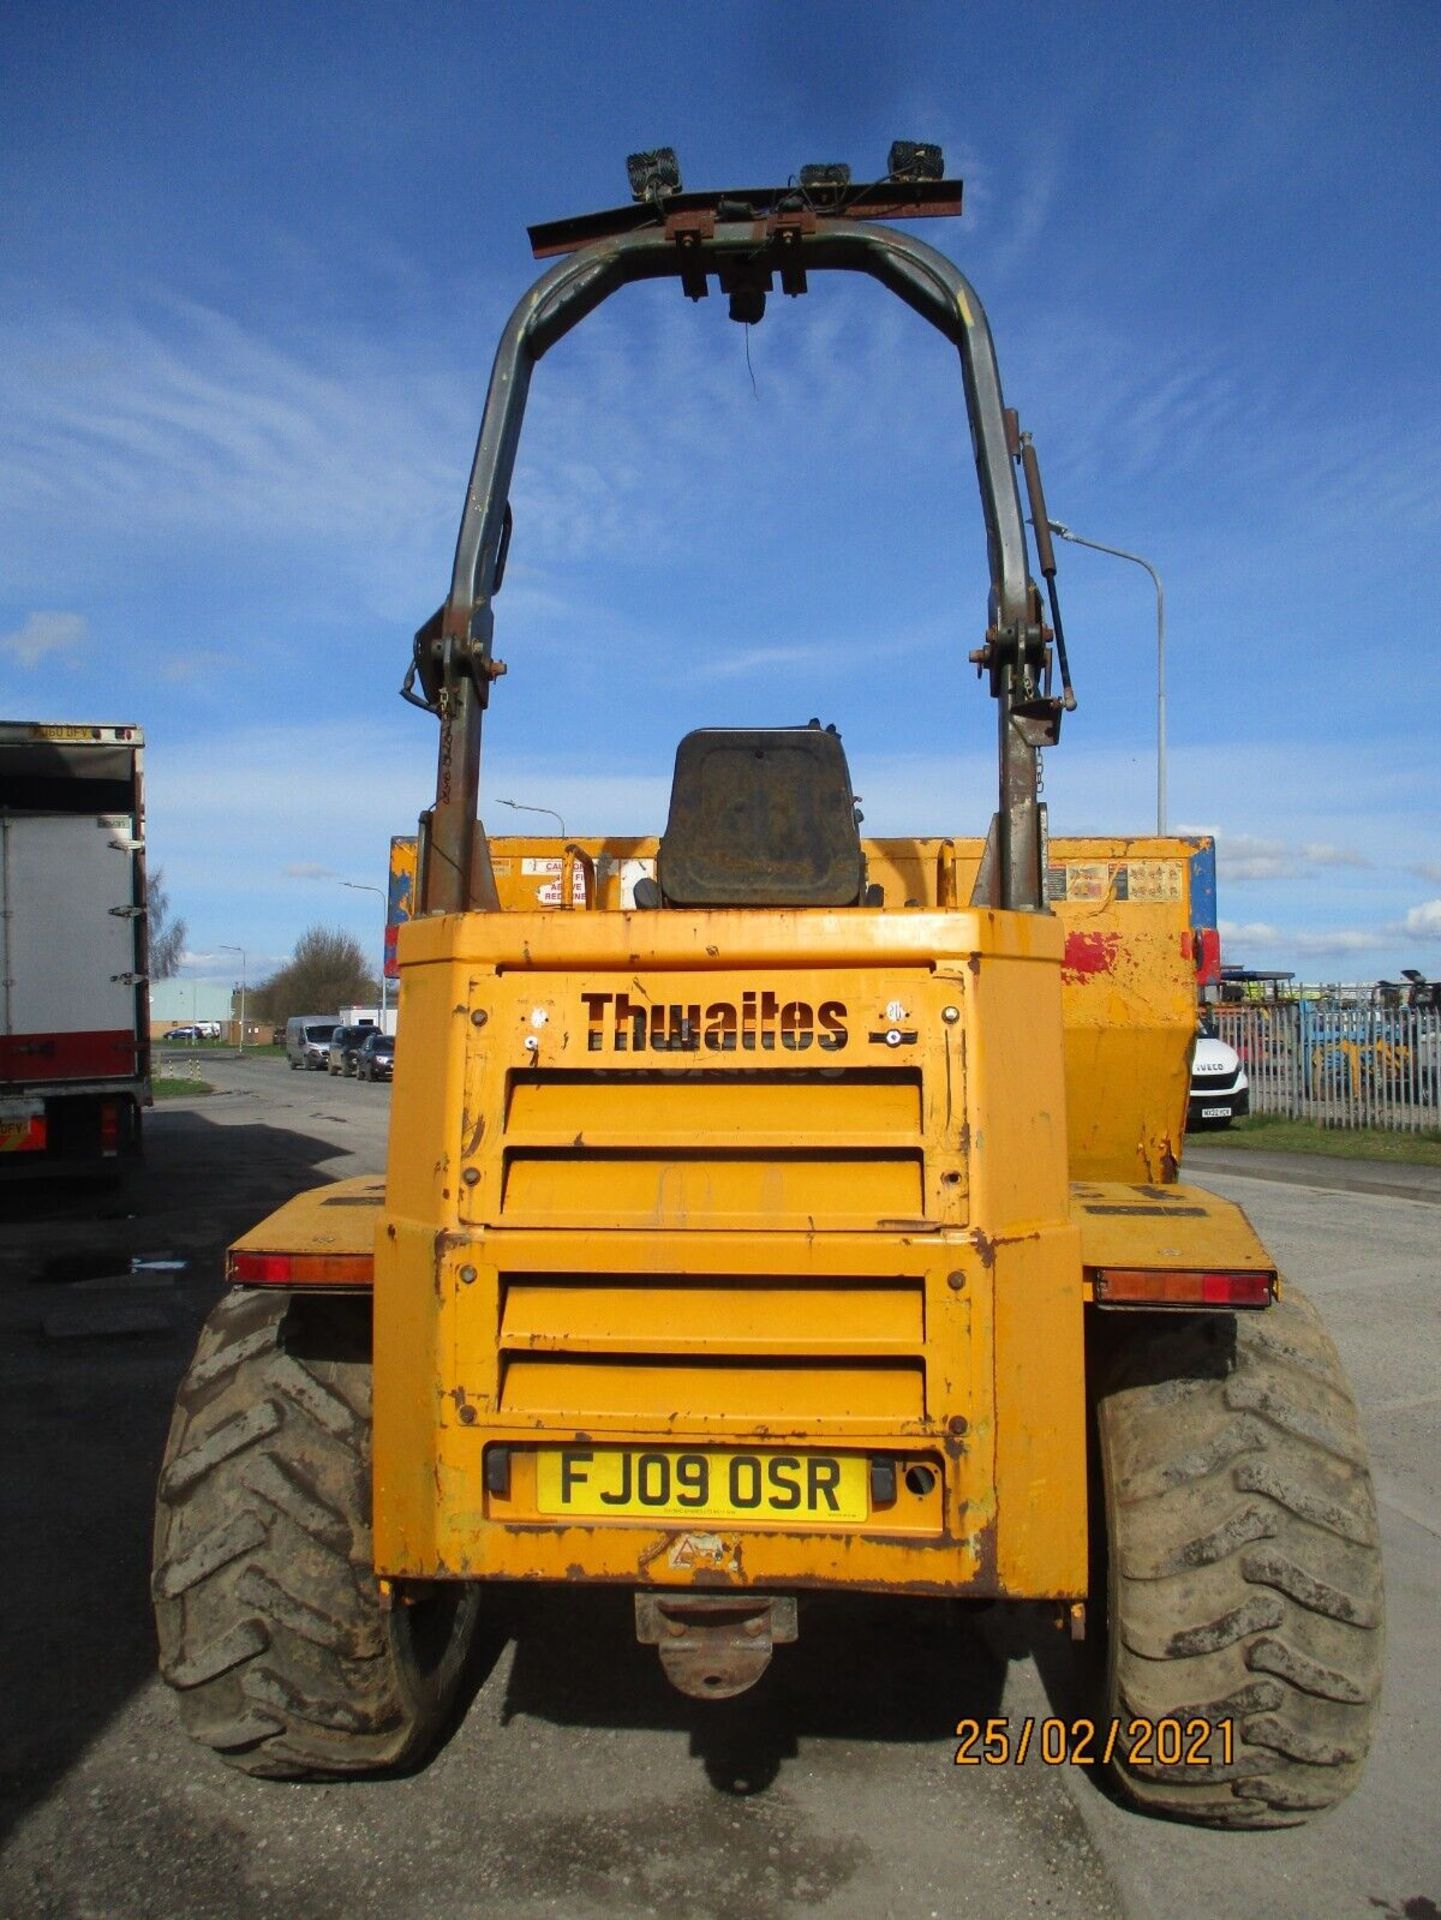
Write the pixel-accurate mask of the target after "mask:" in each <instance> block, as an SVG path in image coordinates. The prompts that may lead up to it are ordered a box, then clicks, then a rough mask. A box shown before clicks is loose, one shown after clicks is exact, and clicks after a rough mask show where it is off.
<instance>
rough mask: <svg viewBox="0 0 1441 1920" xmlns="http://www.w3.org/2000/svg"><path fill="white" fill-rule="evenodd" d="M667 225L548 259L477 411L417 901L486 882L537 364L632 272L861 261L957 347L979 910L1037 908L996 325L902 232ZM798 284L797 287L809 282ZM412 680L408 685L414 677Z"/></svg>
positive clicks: (1025, 622) (430, 671)
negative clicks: (486, 731) (502, 605)
mask: <svg viewBox="0 0 1441 1920" xmlns="http://www.w3.org/2000/svg"><path fill="white" fill-rule="evenodd" d="M679 240H680V236H678V235H676V234H675V233H674V232H672V231H671V230H670V229H669V228H667V227H662V226H659V225H657V226H655V227H652V228H646V229H643V230H641V231H639V232H633V233H627V234H622V235H611V236H608V237H606V238H603V239H599V240H595V241H591V242H589V243H588V244H586V245H585V246H583V247H580V248H579V249H578V250H577V251H576V252H574V253H572V254H570V255H568V256H567V257H565V258H564V259H561V260H559V261H557V263H556V264H555V265H554V266H553V267H551V268H550V269H549V270H548V271H547V272H545V273H543V274H542V275H541V277H540V278H539V279H538V280H537V281H536V282H535V283H534V284H533V285H532V286H531V288H530V289H529V291H528V292H527V293H526V294H525V295H524V296H523V297H522V298H521V300H520V301H519V302H518V303H517V305H516V307H515V309H514V311H513V312H512V314H511V316H510V319H509V321H508V322H507V324H506V327H505V330H504V332H503V333H502V335H501V338H500V343H499V346H498V347H497V349H496V355H495V362H494V365H493V367H492V370H491V376H490V386H489V390H488V392H487V394H486V402H485V412H484V415H483V417H482V420H481V426H480V433H479V437H478V439H477V441H476V448H475V458H474V460H473V462H472V465H471V473H470V484H469V487H468V490H467V493H466V502H465V511H464V513H463V515H462V517H461V523H460V531H459V535H458V538H457V540H456V548H455V563H454V567H453V570H452V576H451V585H450V594H449V597H448V598H447V600H446V602H445V604H444V605H443V606H442V607H441V608H440V609H439V610H438V612H437V613H436V614H435V615H433V616H432V618H431V619H430V620H429V621H427V622H426V624H425V625H424V626H423V627H422V628H421V629H420V631H419V632H418V633H417V634H416V637H415V671H416V672H418V674H419V677H420V681H421V684H422V687H423V688H424V690H425V693H426V700H425V701H424V702H423V703H422V704H425V705H427V706H429V707H430V708H431V709H432V710H433V711H435V712H436V713H437V715H438V717H439V720H440V743H439V758H438V767H437V779H436V798H435V805H434V808H433V809H432V810H431V811H430V813H429V814H428V815H425V816H422V823H421V824H422V836H421V845H422V861H421V872H420V875H419V888H418V910H419V911H421V912H430V913H435V912H463V911H465V910H466V909H467V908H468V907H471V906H473V905H475V904H477V895H478V894H479V893H480V892H481V891H482V882H481V881H480V880H479V878H478V876H479V875H480V874H481V873H482V872H483V871H484V869H485V866H486V862H485V860H484V849H483V847H480V846H478V845H477V838H476V805H477V799H478V795H479V781H480V735H481V720H482V715H483V712H484V709H485V707H486V705H487V704H488V701H489V693H490V685H491V682H492V680H493V679H494V678H495V677H496V676H497V675H498V674H500V673H503V672H504V671H505V668H504V666H503V665H502V663H501V662H499V661H496V660H494V659H493V657H492V643H493V637H494V612H493V601H494V597H495V594H496V592H497V591H498V587H499V580H498V573H499V571H500V570H501V569H502V568H503V562H504V552H505V546H506V542H507V539H508V526H507V503H508V499H509V494H510V487H511V480H512V477H513V474H514V469H515V460H516V453H517V450H518V448H519V444H520V433H521V426H522V422H523V420H524V415H525V403H526V399H527V396H528V393H529V388H530V379H531V375H532V373H533V371H534V368H535V365H536V362H537V361H538V360H540V358H541V357H542V355H544V354H545V353H547V352H548V351H549V350H550V348H551V347H553V346H554V345H555V344H556V342H557V341H558V340H561V339H562V338H564V336H565V335H566V334H567V333H569V332H570V330H571V329H572V328H573V327H575V326H577V325H578V324H579V322H580V321H581V320H583V319H584V318H585V317H586V315H587V314H589V313H591V312H593V311H594V310H595V308H596V307H598V306H599V305H600V304H601V303H602V301H604V300H606V299H608V298H609V297H610V295H611V294H612V293H614V292H616V291H617V290H618V289H619V288H620V287H622V286H625V285H628V284H630V283H631V282H633V281H640V280H655V279H664V278H684V279H685V280H686V281H687V291H690V290H691V288H692V287H694V285H695V284H696V281H697V278H698V276H699V274H700V273H702V272H704V271H710V272H717V273H719V272H720V271H721V270H722V268H726V269H728V270H729V271H730V272H731V273H732V274H734V273H736V272H738V271H739V272H740V273H750V274H754V273H756V272H757V271H759V272H760V273H761V274H762V275H763V276H764V275H766V274H767V273H768V271H769V270H771V269H774V270H778V271H779V270H781V268H782V267H783V266H787V267H789V268H790V270H791V271H792V273H793V272H794V266H795V265H796V264H798V265H799V266H800V267H801V268H802V269H803V270H805V271H810V270H815V271H820V272H825V271H842V272H847V271H848V272H859V273H865V274H868V275H870V276H871V277H872V278H873V279H875V280H878V281H879V282H880V283H881V284H882V285H883V286H885V287H888V288H889V289H890V290H891V292H893V293H895V294H896V295H897V296H898V297H899V298H900V299H902V300H903V301H904V302H905V303H906V305H907V306H909V307H911V308H912V309H914V311H915V312H917V313H918V314H920V315H921V317H922V318H923V319H925V320H928V321H929V322H930V323H931V325H932V326H934V327H935V328H936V329H937V331H938V332H940V333H942V334H943V335H944V336H945V337H946V338H947V339H948V340H950V341H951V342H952V344H953V345H954V346H955V347H956V348H957V349H958V351H959V355H960V360H961V370H962V380H963V385H964V390H965V399H966V412H967V417H968V419H969V422H970V432H971V443H972V450H973V453H974V457H975V466H976V477H977V481H978V484H979V488H980V495H981V509H982V514H983V517H984V520H985V527H986V544H987V552H988V556H989V561H990V574H991V585H990V595H989V624H988V630H987V634H986V644H985V645H984V646H983V647H982V648H980V649H978V650H977V651H975V652H973V653H972V654H971V655H970V656H969V657H970V660H971V662H972V664H974V665H975V666H976V667H977V670H978V671H983V670H988V671H989V676H990V681H991V692H992V694H993V695H994V696H995V698H996V700H997V703H998V722H999V760H1000V767H999V773H1000V795H999V805H998V808H997V813H996V818H995V821H994V823H993V827H992V833H991V839H990V841H989V842H988V853H987V860H986V862H985V863H984V866H983V889H984V891H983V895H982V898H981V899H980V900H979V901H978V904H987V905H995V906H1000V907H1006V908H1016V909H1023V910H1029V911H1033V912H1044V911H1046V899H1045V875H1044V871H1043V868H1044V861H1045V831H1044V818H1043V811H1042V809H1041V807H1040V803H1039V769H1038V766H1037V754H1038V749H1039V748H1040V747H1042V746H1044V745H1049V744H1050V743H1051V742H1052V741H1054V739H1055V738H1056V737H1057V733H1058V730H1059V708H1060V703H1059V702H1057V701H1052V700H1051V699H1049V698H1048V697H1046V696H1045V695H1043V693H1042V672H1043V669H1045V668H1046V667H1047V666H1048V664H1049V642H1050V638H1051V636H1050V633H1049V630H1048V629H1046V628H1044V627H1043V625H1042V621H1041V613H1040V599H1039V595H1038V592H1037V589H1036V586H1035V584H1034V582H1033V581H1032V579H1031V577H1030V573H1029V568H1028V561H1027V548H1026V535H1025V523H1024V520H1023V518H1022V512H1021V501H1020V494H1019V491H1018V488H1017V484H1016V476H1015V470H1014V465H1013V457H1014V455H1015V453H1016V451H1017V448H1016V442H1015V438H1014V433H1013V424H1014V423H1013V417H1009V418H1008V416H1007V413H1006V409H1005V406H1004V402H1003V400H1002V395H1001V382H1000V374H999V371H998V369H997V366H996V357H995V349H994V346H993V343H992V339H991V330H990V324H989V322H988V321H987V318H986V313H985V309H984V307H983V306H982V305H981V302H980V300H979V299H978V297H977V295H976V293H975V290H974V289H973V288H972V286H971V284H970V282H969V281H968V280H967V279H966V277H965V275H964V274H962V273H961V271H960V270H959V268H957V267H956V266H955V265H954V264H953V263H952V262H951V261H950V260H948V259H947V258H946V257H945V255H944V254H941V253H939V252H937V251H936V249H935V248H933V247H930V246H927V245H926V244H925V243H924V242H923V241H920V240H917V239H915V238H914V237H912V236H911V235H909V234H902V233H894V232H891V231H888V230H887V229H886V228H884V227H880V226H875V225H872V224H870V223H865V222H859V221H851V220H845V219H827V218H824V217H821V218H818V219H816V220H815V221H814V222H813V225H812V227H811V229H810V230H808V231H804V232H799V233H797V232H794V231H793V232H790V233H788V234H786V235H785V241H786V245H785V251H784V255H783V256H782V254H781V252H780V249H779V247H778V246H777V244H776V236H775V234H774V231H773V229H772V228H771V227H770V226H768V224H767V223H766V222H765V221H764V220H757V219H745V220H717V221H716V222H715V223H714V226H713V227H712V228H711V230H710V231H709V232H705V233H699V234H698V233H696V232H694V231H691V232H688V233H686V234H685V235H684V240H685V243H686V244H684V245H682V244H679ZM802 284H803V281H802ZM407 684H409V682H408V683H407Z"/></svg>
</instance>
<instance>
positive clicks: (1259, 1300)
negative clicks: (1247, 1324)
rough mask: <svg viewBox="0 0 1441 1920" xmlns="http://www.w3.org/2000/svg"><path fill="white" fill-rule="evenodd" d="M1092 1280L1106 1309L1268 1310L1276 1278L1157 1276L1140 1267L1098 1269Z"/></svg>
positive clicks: (1198, 1274) (1190, 1274) (1253, 1275)
mask: <svg viewBox="0 0 1441 1920" xmlns="http://www.w3.org/2000/svg"><path fill="white" fill-rule="evenodd" d="M1091 1279H1092V1282H1093V1284H1094V1287H1095V1297H1096V1303H1097V1305H1098V1306H1103V1307H1269V1306H1270V1304H1271V1302H1272V1300H1273V1299H1274V1298H1275V1294H1276V1276H1275V1274H1274V1273H1272V1272H1269V1271H1265V1270H1262V1271H1261V1272H1251V1273H1204V1272H1199V1271H1197V1272H1186V1271H1180V1272H1156V1271H1154V1270H1152V1269H1147V1268H1137V1267H1097V1268H1095V1269H1093V1270H1092V1273H1091Z"/></svg>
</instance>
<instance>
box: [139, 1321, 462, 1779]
mask: <svg viewBox="0 0 1441 1920" xmlns="http://www.w3.org/2000/svg"><path fill="white" fill-rule="evenodd" d="M370 1407H371V1368H370V1302H369V1300H368V1299H344V1300H323V1299H321V1300H317V1299H314V1298H307V1297H304V1296H295V1297H292V1296H290V1295H286V1294H280V1295H272V1294H264V1293H258V1292H249V1291H246V1290H244V1289H238V1290H236V1291H235V1292H233V1293H231V1294H229V1295H228V1296H227V1297H226V1298H225V1299H223V1300H222V1301H221V1302H220V1304H219V1305H218V1306H217V1307H216V1308H215V1310H214V1312H213V1313H212V1314H211V1316H210V1318H209V1320H208V1321H207V1322H206V1324H205V1327H204V1329H203V1331H202V1333H201V1336H200V1342H199V1345H198V1347H197V1348H196V1352H195V1358H194V1359H193V1361H192V1362H191V1365H190V1368H189V1371H188V1372H187V1373H186V1375H185V1378H184V1379H183V1381H182V1382H181V1386H180V1392H179V1395H178V1397H177V1400H176V1407H175V1417H174V1419H173V1421H172V1423H171V1428H170V1437H169V1441H168V1443H167V1446H166V1451H165V1462H164V1466H163V1469H162V1471H161V1476H160V1485H159V1492H158V1498H157V1503H156V1518H155V1565H154V1574H153V1579H152V1590H153V1594H154V1600H155V1617H156V1625H157V1629H158V1633H159V1640H160V1671H161V1674H162V1675H163V1677H164V1678H165V1680H166V1681H167V1682H168V1684H169V1685H170V1686H171V1687H172V1688H174V1689H175V1691H176V1693H177V1695H178V1697H179V1701H180V1711H181V1716H182V1718H183V1720H184V1723H185V1726H186V1729H187V1731H188V1732H189V1733H190V1734H191V1735H193V1737H194V1738H195V1739H196V1740H199V1741H201V1742H203V1743H204V1744H205V1745H206V1746H209V1747H213V1748H215V1749H216V1750H217V1751H218V1752H219V1753H220V1754H221V1756H222V1757H223V1758H224V1759H225V1760H227V1761H228V1762H229V1763H230V1764H231V1765H232V1766H235V1767H238V1768H240V1769H242V1770H243V1771H244V1772H246V1773H252V1774H259V1775H268V1776H273V1777H277V1778H296V1777H302V1776H307V1775H313V1776H322V1777H323V1776H334V1775H338V1774H349V1773H365V1772H372V1771H375V1770H377V1769H381V1768H391V1767H401V1766H405V1765H407V1764H410V1763H413V1762H415V1761H417V1760H419V1759H421V1758H422V1757H423V1756H424V1755H425V1753H426V1752H427V1751H428V1750H429V1749H430V1748H431V1747H432V1746H433V1745H434V1744H435V1742H436V1740H437V1739H438V1738H439V1736H440V1734H441V1732H442V1730H443V1728H444V1725H445V1722H446V1716H447V1713H448V1711H449V1709H450V1708H451V1706H452V1703H453V1701H454V1697H455V1694H456V1691H457V1688H458V1685H459V1681H460V1678H461V1674H462V1670H463V1668H464V1665H465V1658H466V1654H467V1651H468V1648H469V1645H470V1642H471V1639H472V1636H473V1633H474V1628H475V1619H476V1609H477V1590H476V1589H475V1588H474V1587H468V1586H460V1585H454V1586H437V1587H435V1588H433V1589H431V1590H430V1592H429V1593H428V1594H427V1595H426V1596H425V1597H423V1598H421V1599H420V1600H419V1601H417V1602H416V1603H415V1604H412V1605H397V1606H396V1607H394V1608H393V1609H392V1610H389V1611H384V1610H382V1608H381V1605H380V1593H379V1588H378V1586H377V1583H376V1579H375V1575H374V1572H373V1570H372V1551H371V1527H370V1511H371V1490H370Z"/></svg>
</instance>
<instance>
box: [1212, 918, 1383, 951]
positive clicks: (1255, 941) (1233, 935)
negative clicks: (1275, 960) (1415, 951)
mask: <svg viewBox="0 0 1441 1920" xmlns="http://www.w3.org/2000/svg"><path fill="white" fill-rule="evenodd" d="M1220 932H1221V948H1222V952H1223V953H1224V954H1226V955H1227V957H1228V959H1230V957H1231V956H1232V955H1234V954H1236V953H1239V952H1240V951H1242V950H1243V949H1244V950H1246V951H1254V952H1260V953H1278V952H1282V951H1284V952H1286V953H1295V954H1304V955H1306V956H1307V957H1316V958H1320V957H1322V956H1331V955H1335V956H1339V955H1342V954H1348V953H1355V954H1361V953H1376V952H1379V951H1381V950H1382V949H1384V948H1386V947H1389V946H1390V945H1391V944H1392V940H1393V936H1394V929H1393V928H1389V927H1325V928H1319V929H1304V928H1286V929H1283V928H1280V927H1274V926H1272V925H1270V924H1269V922H1267V921H1264V920H1250V921H1235V920H1222V921H1221V922H1220Z"/></svg>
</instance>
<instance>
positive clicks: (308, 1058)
mask: <svg viewBox="0 0 1441 1920" xmlns="http://www.w3.org/2000/svg"><path fill="white" fill-rule="evenodd" d="M339 1025H340V1022H339V1020H338V1019H337V1018H336V1017H335V1015H334V1014H333V1013H330V1014H326V1013H297V1014H294V1015H293V1016H292V1017H291V1018H290V1019H289V1020H287V1021H286V1023H285V1057H286V1059H287V1060H288V1061H289V1062H290V1070H291V1072H292V1073H298V1072H299V1071H300V1069H301V1068H302V1067H314V1068H318V1069H319V1070H320V1071H321V1072H322V1073H323V1072H324V1071H325V1069H326V1068H327V1067H328V1066H329V1064H330V1036H331V1035H332V1034H333V1033H334V1032H335V1029H336V1028H337V1027H338V1026H339Z"/></svg>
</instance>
